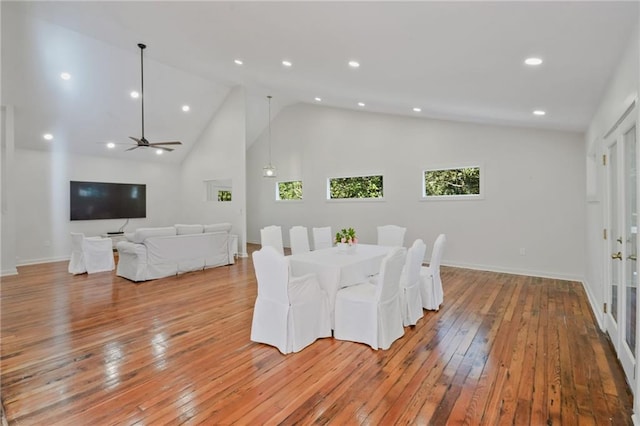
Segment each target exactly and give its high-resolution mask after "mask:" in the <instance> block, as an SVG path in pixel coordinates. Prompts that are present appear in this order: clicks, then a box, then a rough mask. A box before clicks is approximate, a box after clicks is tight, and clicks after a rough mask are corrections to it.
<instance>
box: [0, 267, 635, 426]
mask: <svg viewBox="0 0 640 426" xmlns="http://www.w3.org/2000/svg"><path fill="white" fill-rule="evenodd" d="M66 268H67V263H66V262H59V263H51V264H44V265H35V266H27V267H21V268H19V275H18V276H16V277H4V278H3V279H2V288H1V318H0V319H1V322H2V323H1V338H2V349H1V363H2V365H1V376H0V380H1V389H0V390H1V395H2V402H3V404H4V408H5V411H6V416H7V419H8V420H9V424H18V425H54V424H60V425H103V424H118V425H120V424H122V425H156V424H158V425H161V424H182V423H184V424H207V425H210V424H231V423H237V424H252V425H256V424H279V423H280V424H310V423H317V424H371V425H373V424H433V425H444V424H470V425H478V424H491V425H492V424H517V425H528V424H530V425H546V424H548V425H574V424H593V425H608V424H611V425H627V424H631V420H630V416H631V409H632V397H631V394H630V392H629V390H628V387H627V385H626V384H625V381H624V378H623V374H622V371H621V368H620V366H619V364H618V362H617V361H616V358H615V355H614V354H613V352H612V349H611V347H610V345H609V343H608V340H607V339H606V337H605V336H604V335H603V334H602V333H601V332H600V331H599V329H598V327H597V325H596V324H595V322H594V319H593V317H592V314H591V311H590V308H589V305H588V302H587V299H586V296H585V293H584V291H583V289H582V286H581V284H579V283H576V282H567V281H559V280H551V279H541V278H531V277H522V276H515V275H507V274H500V273H492V272H481V271H471V270H465V269H455V268H446V267H443V268H442V277H443V283H444V287H445V290H444V291H445V302H444V305H443V307H442V308H441V309H440V311H439V312H430V311H429V312H426V314H425V316H424V318H422V319H421V320H420V321H419V322H418V325H417V326H416V327H414V328H406V329H405V335H404V337H402V338H401V339H400V340H398V341H396V342H395V343H394V344H393V345H392V346H391V348H390V349H389V350H387V351H373V350H371V349H370V348H369V347H368V346H365V345H362V344H357V343H351V342H341V341H337V340H334V339H331V338H329V339H321V340H318V341H316V342H315V343H314V344H313V345H311V346H309V347H307V348H305V349H304V350H303V351H301V352H299V353H296V354H290V355H286V356H284V355H281V354H280V353H279V352H278V350H277V349H275V348H273V347H270V346H266V345H261V344H256V343H253V342H251V341H250V340H249V335H250V328H251V318H252V313H253V303H254V301H255V296H256V283H255V277H254V274H253V268H252V265H251V261H250V259H240V260H239V262H238V263H237V264H236V265H233V266H228V267H221V268H215V269H209V270H206V271H203V272H194V273H189V274H184V275H180V276H177V277H170V278H166V279H161V280H155V281H148V282H145V283H140V284H134V283H132V282H129V281H127V280H125V279H122V278H119V277H116V275H115V272H114V273H99V274H93V275H80V276H72V275H70V274H68V273H67V270H66Z"/></svg>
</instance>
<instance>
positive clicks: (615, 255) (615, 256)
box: [611, 251, 622, 260]
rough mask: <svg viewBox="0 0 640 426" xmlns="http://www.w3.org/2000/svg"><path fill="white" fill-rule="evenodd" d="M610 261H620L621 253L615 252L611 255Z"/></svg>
mask: <svg viewBox="0 0 640 426" xmlns="http://www.w3.org/2000/svg"><path fill="white" fill-rule="evenodd" d="M611 258H612V259H618V260H622V252H620V251H619V252H617V253H614V254H612V255H611Z"/></svg>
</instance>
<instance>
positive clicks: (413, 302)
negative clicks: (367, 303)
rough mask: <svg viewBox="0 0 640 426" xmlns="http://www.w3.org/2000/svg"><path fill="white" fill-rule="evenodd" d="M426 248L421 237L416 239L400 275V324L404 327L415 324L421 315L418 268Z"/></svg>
mask: <svg viewBox="0 0 640 426" xmlns="http://www.w3.org/2000/svg"><path fill="white" fill-rule="evenodd" d="M426 250H427V245H426V244H425V243H424V242H423V241H422V240H421V239H417V240H415V241H414V242H413V245H412V246H411V247H410V248H409V250H408V251H407V260H406V262H405V264H404V269H403V270H402V275H401V277H400V305H401V306H402V324H403V325H404V326H405V327H406V326H409V325H416V323H417V322H418V320H419V319H420V318H422V315H423V312H422V297H421V290H420V286H421V282H420V268H421V267H422V261H423V260H424V252H425V251H426Z"/></svg>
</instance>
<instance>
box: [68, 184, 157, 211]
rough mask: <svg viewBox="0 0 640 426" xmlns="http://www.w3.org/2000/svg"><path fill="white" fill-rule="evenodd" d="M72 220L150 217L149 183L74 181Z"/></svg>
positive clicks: (71, 188)
mask: <svg viewBox="0 0 640 426" xmlns="http://www.w3.org/2000/svg"><path fill="white" fill-rule="evenodd" d="M69 194H70V196H69V204H70V212H71V220H97V219H131V218H139V217H147V186H146V185H144V184H137V183H108V182H78V181H73V180H72V181H70V192H69Z"/></svg>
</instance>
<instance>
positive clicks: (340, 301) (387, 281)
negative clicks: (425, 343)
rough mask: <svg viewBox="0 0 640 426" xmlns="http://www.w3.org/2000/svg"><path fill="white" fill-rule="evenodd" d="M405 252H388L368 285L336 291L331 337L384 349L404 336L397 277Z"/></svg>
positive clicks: (362, 284) (366, 283)
mask: <svg viewBox="0 0 640 426" xmlns="http://www.w3.org/2000/svg"><path fill="white" fill-rule="evenodd" d="M406 252H407V251H406V249H404V248H402V247H397V248H394V249H392V250H391V251H390V252H389V254H387V256H386V257H385V258H384V259H383V260H382V264H381V266H380V273H379V274H378V276H377V277H376V278H375V279H374V280H372V281H370V282H364V283H361V284H357V285H354V286H351V287H346V288H343V289H341V290H339V291H338V294H337V296H336V303H335V329H334V337H335V338H336V339H339V340H349V341H352V342H361V343H365V344H367V345H369V346H371V347H372V348H373V349H388V348H389V347H390V346H391V344H392V343H393V342H394V341H395V340H396V339H399V338H400V337H402V335H404V327H403V326H402V308H401V306H400V296H399V293H400V274H401V273H402V267H403V265H404V261H405V257H406Z"/></svg>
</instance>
